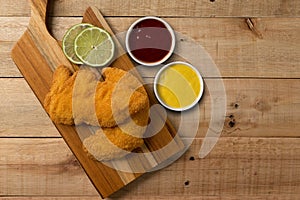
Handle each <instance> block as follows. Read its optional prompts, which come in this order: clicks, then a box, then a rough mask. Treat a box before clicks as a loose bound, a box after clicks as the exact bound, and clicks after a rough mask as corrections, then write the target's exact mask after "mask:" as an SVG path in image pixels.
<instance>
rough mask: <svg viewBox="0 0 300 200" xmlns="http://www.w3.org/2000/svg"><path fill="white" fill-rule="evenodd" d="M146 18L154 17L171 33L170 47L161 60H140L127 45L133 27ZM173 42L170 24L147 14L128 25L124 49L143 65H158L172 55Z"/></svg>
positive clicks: (173, 37)
mask: <svg viewBox="0 0 300 200" xmlns="http://www.w3.org/2000/svg"><path fill="white" fill-rule="evenodd" d="M147 19H154V20H157V21H159V22H161V23H163V24H164V26H165V27H166V28H167V30H168V31H169V33H170V35H171V40H172V41H171V47H170V49H169V52H168V54H167V55H165V57H163V58H162V59H161V60H159V61H157V62H143V61H141V60H139V59H138V58H136V57H135V56H134V55H133V54H132V52H131V49H130V45H129V37H130V34H131V32H132V30H133V28H134V27H135V26H136V25H137V24H138V23H140V22H141V21H143V20H147ZM175 42H176V39H175V34H174V31H173V29H172V28H171V26H170V25H169V24H168V23H167V22H166V21H165V20H163V19H161V18H158V17H154V16H147V17H142V18H140V19H138V20H136V21H135V22H134V23H133V24H131V26H130V27H129V29H128V30H127V33H126V38H125V45H126V50H127V52H128V54H129V56H130V57H131V58H132V59H133V60H134V61H135V62H137V63H139V64H141V65H145V66H156V65H159V64H161V63H163V62H165V61H166V60H167V59H168V58H170V56H171V55H172V53H173V52H174V49H175Z"/></svg>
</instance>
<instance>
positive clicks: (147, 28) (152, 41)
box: [125, 16, 175, 66]
mask: <svg viewBox="0 0 300 200" xmlns="http://www.w3.org/2000/svg"><path fill="white" fill-rule="evenodd" d="M125 43H126V44H125V45H126V49H127V52H128V54H129V55H130V57H131V58H132V59H133V60H134V61H135V62H137V63H139V64H141V65H145V66H155V65H159V64H161V63H163V62H165V61H166V60H167V59H168V58H169V57H170V56H171V55H172V53H173V51H174V48H175V34H174V31H173V29H172V28H171V26H170V25H169V24H168V23H167V22H166V21H164V20H163V19H161V18H158V17H153V16H147V17H143V18H140V19H138V20H137V21H135V22H134V23H133V24H132V25H131V26H130V27H129V29H128V31H127V33H126V39H125Z"/></svg>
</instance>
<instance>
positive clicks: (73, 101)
mask: <svg viewBox="0 0 300 200" xmlns="http://www.w3.org/2000/svg"><path fill="white" fill-rule="evenodd" d="M102 76H103V78H104V80H103V81H99V80H98V77H99V74H97V73H94V72H93V71H92V70H91V69H81V70H79V71H76V72H74V73H72V72H71V71H70V70H69V69H68V68H67V67H65V66H59V67H58V68H57V69H56V71H55V72H54V76H53V84H52V86H51V88H50V92H49V93H48V94H47V96H46V98H45V101H44V107H45V109H46V111H47V112H48V114H49V116H50V118H51V119H52V120H53V121H54V122H55V123H61V124H67V125H73V124H74V123H75V124H83V123H84V124H89V125H93V126H100V127H101V128H99V130H98V131H97V132H96V133H95V134H93V135H90V136H89V137H87V138H85V139H84V141H83V146H84V149H85V150H86V151H88V153H89V154H90V155H92V156H93V157H94V158H96V159H97V160H111V159H116V158H120V157H123V156H124V155H126V154H128V153H130V151H132V150H134V149H136V148H137V147H140V146H141V145H143V143H144V141H143V139H142V135H143V133H144V132H145V128H146V125H147V124H148V114H149V113H148V112H149V100H148V96H147V93H146V91H145V89H144V87H143V86H141V84H140V83H137V82H138V80H137V79H136V78H135V77H134V76H133V75H131V74H129V73H126V72H125V71H123V70H121V69H117V68H110V67H108V68H104V69H103V70H102ZM128 94H131V95H130V96H128ZM126 96H127V98H126Z"/></svg>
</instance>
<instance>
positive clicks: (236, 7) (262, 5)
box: [0, 0, 300, 17]
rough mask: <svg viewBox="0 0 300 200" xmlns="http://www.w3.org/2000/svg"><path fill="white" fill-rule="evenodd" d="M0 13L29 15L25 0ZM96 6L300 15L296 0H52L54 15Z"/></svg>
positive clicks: (114, 10)
mask: <svg viewBox="0 0 300 200" xmlns="http://www.w3.org/2000/svg"><path fill="white" fill-rule="evenodd" d="M0 5H1V7H0V15H1V16H3V15H5V16H12V15H13V16H29V14H30V8H29V5H28V2H27V1H26V0H20V1H18V6H15V2H14V0H8V1H6V0H0ZM88 6H96V7H98V8H99V9H101V10H103V14H104V15H105V16H144V15H158V16H177V17H245V16H253V17H256V16H263V17H283V16H299V10H300V9H299V8H300V3H299V1H297V0H296V1H293V0H290V1H285V0H278V1H273V0H264V1H260V0H251V1H236V0H229V1H218V0H216V1H210V0H165V1H160V0H133V1H123V0H97V1H94V0H87V1H79V0H63V1H52V2H51V7H50V10H51V15H53V16H81V15H82V13H83V12H84V10H85V8H87V7H88Z"/></svg>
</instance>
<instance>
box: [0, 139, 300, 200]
mask: <svg viewBox="0 0 300 200" xmlns="http://www.w3.org/2000/svg"><path fill="white" fill-rule="evenodd" d="M201 142H202V140H201V139H196V140H195V141H194V143H193V144H192V146H191V148H190V149H189V150H188V151H187V152H186V154H185V155H184V156H183V157H182V158H180V159H179V160H178V161H176V162H175V163H173V164H172V165H171V166H169V167H167V168H165V169H163V170H160V171H157V172H153V173H149V174H145V175H144V176H142V177H140V178H139V179H138V180H136V181H135V182H133V183H132V184H129V185H127V186H126V187H125V188H124V189H121V190H120V191H119V192H117V193H115V194H114V195H113V196H112V198H113V199H115V198H120V199H130V198H133V199H137V198H141V199H144V197H147V198H150V199H151V198H154V197H158V196H162V197H165V198H166V197H168V196H169V197H170V196H175V197H178V198H179V197H194V198H195V197H197V196H212V197H216V196H222V197H223V195H224V196H225V197H226V196H255V195H270V196H272V195H273V196H275V195H286V196H288V195H292V196H295V195H300V193H299V191H300V190H299V188H300V170H299V168H300V156H299V155H300V139H299V138H298V139H295V138H290V139H289V138H273V139H270V138H220V140H219V141H218V143H217V145H216V147H215V148H214V149H213V151H212V152H211V153H210V154H209V156H208V157H207V158H205V159H199V158H197V154H198V151H199V148H200V145H201ZM0 143H1V144H2V145H1V146H0V158H1V162H0V174H1V176H0V195H1V196H3V195H4V196H16V195H31V196H37V195H44V196H51V195H57V196H69V195H72V196H77V197H80V196H85V195H92V196H93V195H97V193H96V190H95V189H94V188H93V186H92V184H91V183H90V182H89V180H88V178H87V177H86V176H85V175H84V173H83V170H82V168H81V167H80V165H79V163H78V162H77V161H76V159H75V157H74V156H73V155H72V153H71V152H70V150H69V149H68V148H67V146H66V145H65V143H64V141H63V140H62V139H59V138H47V139H40V138H36V139H22V138H20V139H11V138H1V139H0ZM50 151H51V153H49V152H50ZM191 157H193V159H192V158H191Z"/></svg>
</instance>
